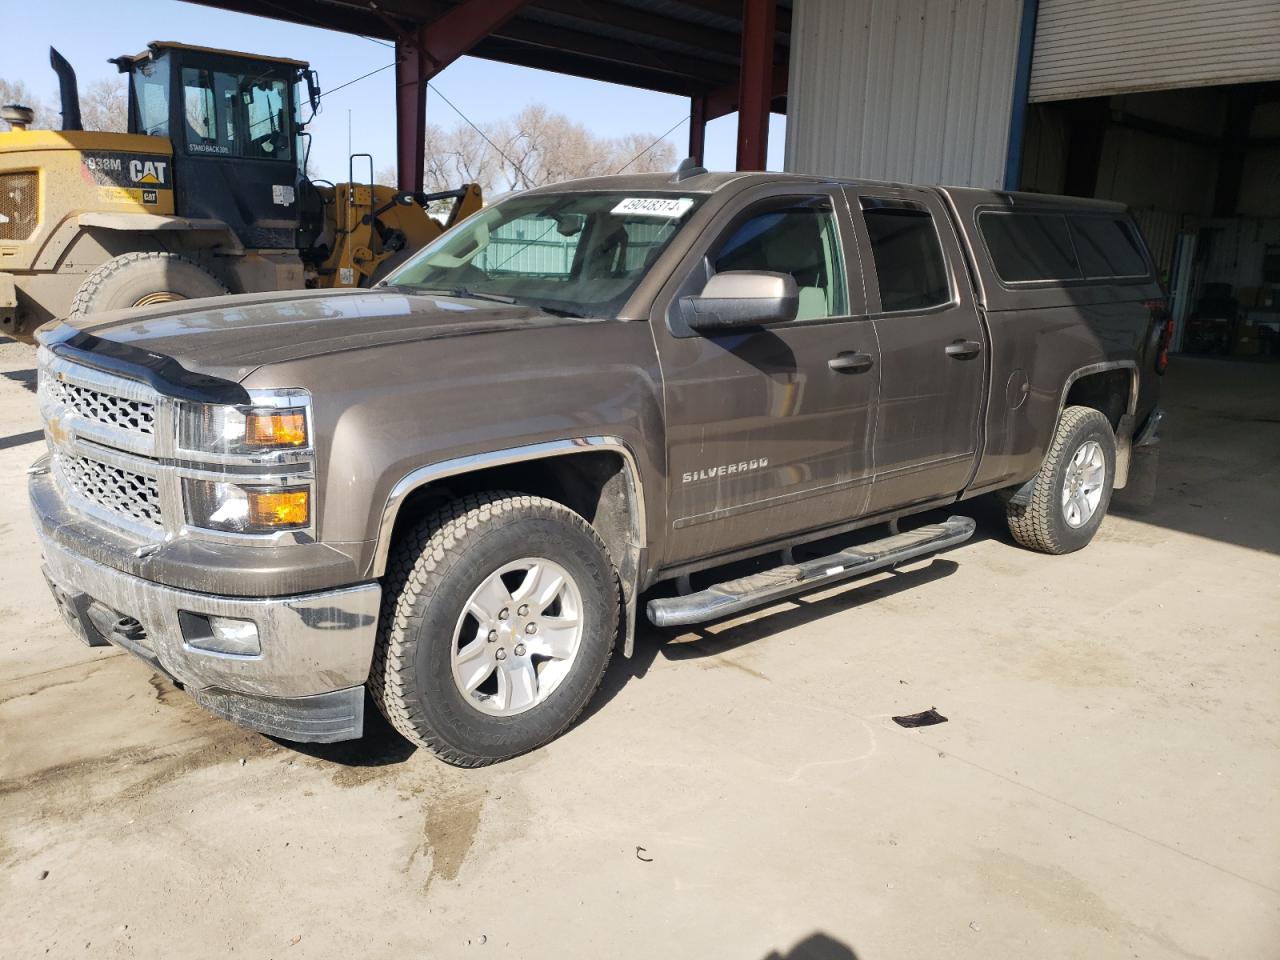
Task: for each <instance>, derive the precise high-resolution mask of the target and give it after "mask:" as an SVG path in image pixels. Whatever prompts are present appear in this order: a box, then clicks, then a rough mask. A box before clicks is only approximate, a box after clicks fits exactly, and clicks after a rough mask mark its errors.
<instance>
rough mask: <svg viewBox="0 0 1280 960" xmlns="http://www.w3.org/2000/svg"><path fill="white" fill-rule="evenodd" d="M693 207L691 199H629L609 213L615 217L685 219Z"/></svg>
mask: <svg viewBox="0 0 1280 960" xmlns="http://www.w3.org/2000/svg"><path fill="white" fill-rule="evenodd" d="M692 206H693V199H692V198H690V197H628V198H627V199H625V200H623V201H622V202H621V203H620V204H618V205H617V206H616V207H614V208H613V209H612V210H610V211H609V212H610V213H612V214H613V215H614V216H632V217H661V218H662V219H664V220H665V219H675V218H676V217H683V216H684V215H685V214H686V213H688V211H689V208H690V207H692Z"/></svg>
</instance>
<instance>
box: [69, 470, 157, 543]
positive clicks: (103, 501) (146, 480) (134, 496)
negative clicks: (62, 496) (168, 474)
mask: <svg viewBox="0 0 1280 960" xmlns="http://www.w3.org/2000/svg"><path fill="white" fill-rule="evenodd" d="M57 461H58V469H59V472H60V473H61V474H62V476H63V477H64V478H66V481H67V483H68V484H69V485H70V486H71V488H72V489H73V490H75V492H76V493H78V494H79V495H80V496H81V497H83V498H84V499H85V500H88V501H89V502H90V503H92V504H94V505H95V506H98V507H101V508H103V509H105V510H110V511H112V512H113V513H117V514H121V515H123V516H124V517H127V518H128V519H130V520H133V521H135V522H137V523H145V524H150V525H152V526H155V527H157V528H159V527H160V526H161V518H160V485H159V484H158V483H157V482H156V480H155V478H154V477H144V476H143V475H142V474H140V473H134V472H133V471H131V470H125V469H123V468H121V467H114V466H111V465H110V464H106V463H102V462H100V461H98V460H94V459H91V458H90V457H84V456H75V455H64V454H59V455H58V458H57Z"/></svg>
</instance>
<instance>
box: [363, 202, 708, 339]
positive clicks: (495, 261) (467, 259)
mask: <svg viewBox="0 0 1280 960" xmlns="http://www.w3.org/2000/svg"><path fill="white" fill-rule="evenodd" d="M702 200H703V198H702V197H699V196H686V197H682V196H679V195H677V194H670V193H668V194H655V193H647V194H646V193H643V192H642V193H562V194H537V195H534V196H515V197H511V198H510V199H507V200H504V201H502V202H501V203H499V204H497V205H495V206H492V207H489V208H488V209H487V210H482V211H481V212H480V213H477V214H475V215H474V216H471V217H469V218H467V219H466V220H464V221H463V222H462V223H461V224H459V225H458V226H457V227H455V228H453V229H452V230H450V231H449V232H448V233H446V234H444V235H443V236H442V237H441V238H440V239H439V240H437V241H436V242H435V243H432V244H431V245H430V246H428V247H426V248H425V249H424V250H423V251H422V252H421V253H419V254H418V255H417V256H416V257H414V258H413V259H412V260H410V261H409V262H408V263H406V264H405V265H404V266H403V267H401V268H400V269H399V270H397V271H396V272H395V273H393V274H392V275H391V276H390V277H388V278H387V281H386V282H387V283H388V284H391V285H395V286H408V287H414V288H418V289H423V290H431V291H435V292H446V293H454V294H456V295H459V296H463V295H470V296H481V297H495V298H501V299H510V300H512V301H514V302H519V303H528V304H533V305H535V306H540V307H542V308H544V309H546V310H549V311H551V312H559V313H565V314H568V315H571V316H590V317H601V318H608V317H614V316H617V314H618V311H619V310H621V309H622V305H623V304H624V303H625V302H626V300H627V297H629V296H630V295H631V293H632V291H633V290H635V288H636V286H637V285H638V284H639V283H640V280H641V278H642V277H643V276H644V274H645V271H647V270H648V269H649V267H650V266H651V265H652V264H653V262H654V260H656V259H657V257H658V255H659V254H660V253H661V252H662V251H663V250H664V249H665V248H666V246H667V244H668V243H669V242H670V240H671V238H672V237H673V236H675V234H676V231H678V230H679V229H680V227H681V225H682V224H683V223H684V222H685V221H686V220H687V219H688V217H689V215H690V214H691V213H692V212H693V211H694V210H695V209H696V208H697V207H698V206H699V205H700V204H701V203H702Z"/></svg>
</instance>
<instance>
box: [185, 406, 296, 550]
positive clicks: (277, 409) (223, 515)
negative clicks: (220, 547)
mask: <svg viewBox="0 0 1280 960" xmlns="http://www.w3.org/2000/svg"><path fill="white" fill-rule="evenodd" d="M177 421H178V422H177V428H178V429H177V434H178V436H177V440H178V444H177V446H178V450H177V453H178V456H179V457H180V458H181V459H184V460H187V461H194V462H195V463H196V464H197V465H198V468H196V469H192V468H185V467H184V468H182V469H180V471H179V473H180V475H181V476H182V478H183V479H182V499H183V506H184V510H185V513H186V523H187V524H188V525H189V526H192V527H200V528H203V529H206V530H218V531H221V532H224V533H231V534H250V535H259V536H261V535H268V536H269V535H271V534H275V533H281V532H287V531H306V532H309V531H310V529H311V527H312V525H313V520H314V513H313V511H314V509H315V507H314V504H313V503H312V499H313V497H314V485H313V482H312V481H313V477H314V474H315V460H314V456H315V454H314V444H313V439H314V438H313V434H312V426H311V396H310V394H308V393H307V392H306V391H305V390H251V391H249V402H248V403H245V404H241V405H231V404H210V403H192V402H183V403H182V404H181V405H180V406H179V408H178V411H177Z"/></svg>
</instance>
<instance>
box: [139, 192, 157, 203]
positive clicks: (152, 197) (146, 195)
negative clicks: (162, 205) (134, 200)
mask: <svg viewBox="0 0 1280 960" xmlns="http://www.w3.org/2000/svg"><path fill="white" fill-rule="evenodd" d="M142 202H143V203H159V202H160V194H159V192H158V191H155V190H143V191H142Z"/></svg>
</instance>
